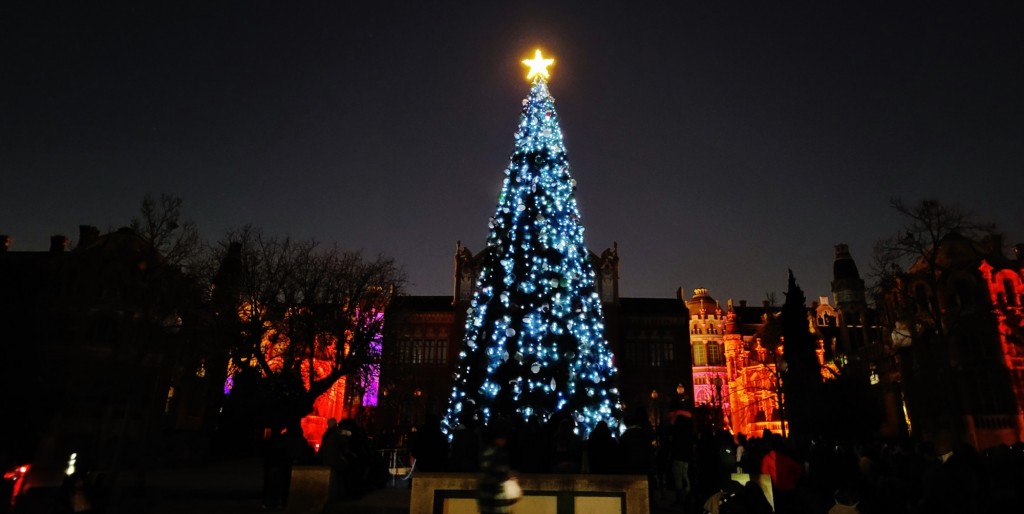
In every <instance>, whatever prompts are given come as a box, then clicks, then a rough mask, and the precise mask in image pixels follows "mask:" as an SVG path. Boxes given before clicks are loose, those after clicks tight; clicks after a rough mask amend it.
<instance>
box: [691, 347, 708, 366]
mask: <svg viewBox="0 0 1024 514" xmlns="http://www.w3.org/2000/svg"><path fill="white" fill-rule="evenodd" d="M693 365H694V366H707V359H705V357H704V343H694V345H693Z"/></svg>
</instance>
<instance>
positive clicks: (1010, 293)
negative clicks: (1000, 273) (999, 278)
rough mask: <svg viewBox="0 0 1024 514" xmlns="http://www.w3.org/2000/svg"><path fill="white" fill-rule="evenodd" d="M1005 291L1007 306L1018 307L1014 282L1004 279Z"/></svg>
mask: <svg viewBox="0 0 1024 514" xmlns="http://www.w3.org/2000/svg"><path fill="white" fill-rule="evenodd" d="M1003 291H1006V304H1007V305H1017V290H1016V289H1014V287H1013V281H1012V280H1010V279H1008V278H1006V279H1003Z"/></svg>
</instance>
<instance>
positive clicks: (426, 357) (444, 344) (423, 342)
mask: <svg viewBox="0 0 1024 514" xmlns="http://www.w3.org/2000/svg"><path fill="white" fill-rule="evenodd" d="M398 361H399V362H402V363H405V364H447V363H448V341H446V340H444V339H406V340H403V341H402V342H401V343H399V346H398Z"/></svg>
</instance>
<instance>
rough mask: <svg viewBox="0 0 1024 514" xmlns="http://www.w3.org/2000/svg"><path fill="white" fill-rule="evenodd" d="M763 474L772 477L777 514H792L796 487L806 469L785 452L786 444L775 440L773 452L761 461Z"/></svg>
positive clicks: (780, 440) (777, 439) (778, 439)
mask: <svg viewBox="0 0 1024 514" xmlns="http://www.w3.org/2000/svg"><path fill="white" fill-rule="evenodd" d="M761 473H763V474H766V475H768V476H770V477H772V495H773V496H774V497H775V511H776V512H782V513H785V512H792V511H793V510H792V509H793V507H794V503H795V502H796V487H797V484H798V483H799V482H800V478H801V477H802V476H803V474H804V467H803V465H802V464H800V463H799V462H798V461H797V460H796V459H794V458H793V457H791V456H790V455H789V454H788V453H787V452H786V451H785V443H784V442H783V441H782V439H781V438H775V439H774V440H773V444H772V450H771V451H769V452H768V453H767V454H765V456H764V458H763V459H761Z"/></svg>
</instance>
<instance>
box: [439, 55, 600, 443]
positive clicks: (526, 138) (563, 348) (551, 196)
mask: <svg viewBox="0 0 1024 514" xmlns="http://www.w3.org/2000/svg"><path fill="white" fill-rule="evenodd" d="M523 63H524V64H526V65H528V66H530V71H529V74H528V75H527V78H528V79H530V80H531V81H532V86H531V88H530V94H529V96H528V97H527V98H526V99H525V100H524V101H523V111H522V116H521V117H520V119H519V128H518V130H517V131H516V134H515V150H514V151H513V153H512V157H511V159H510V162H509V165H508V168H506V170H505V180H504V183H503V184H502V188H501V193H500V194H499V196H498V206H497V209H496V210H495V212H494V216H493V217H491V219H490V221H489V222H488V227H489V228H490V233H489V235H488V237H487V248H486V249H485V252H484V257H483V259H484V260H483V262H482V265H481V271H480V276H479V278H478V280H477V283H476V290H475V293H474V296H473V300H472V302H471V304H470V308H469V311H468V313H467V318H466V335H465V339H464V341H463V347H462V350H461V352H460V354H459V357H460V361H459V365H458V369H457V372H456V374H455V386H454V388H453V391H452V394H451V397H450V399H449V405H448V411H447V413H446V416H445V420H444V424H445V426H446V428H447V429H448V430H449V431H451V430H452V429H454V428H455V427H456V426H457V425H458V423H459V421H460V419H461V418H462V416H464V415H466V414H469V415H473V416H477V417H478V418H481V419H482V420H483V421H484V422H489V421H490V420H492V419H495V418H496V417H506V418H509V419H511V418H513V417H520V418H523V419H527V418H529V417H530V416H531V415H538V416H539V417H540V418H541V419H542V420H548V419H550V418H551V417H552V416H557V415H567V416H571V417H572V418H573V419H574V420H575V421H576V423H577V427H578V428H579V429H580V431H581V432H582V433H583V434H589V433H590V431H591V430H592V429H593V428H594V426H595V425H597V423H598V422H600V421H602V420H603V421H605V422H607V423H608V424H609V425H610V426H612V427H615V426H617V425H618V421H617V419H616V417H617V414H618V411H617V406H618V401H619V398H618V396H619V393H618V390H617V388H616V381H617V371H616V369H615V366H614V363H613V358H612V354H611V351H610V350H609V348H608V343H607V342H606V340H605V338H604V314H603V313H602V310H601V301H600V298H599V297H598V294H597V291H596V287H595V284H594V269H593V265H592V264H591V261H590V257H589V255H590V253H589V252H588V251H587V247H586V246H585V245H584V243H583V225H582V224H581V223H580V214H579V210H578V209H577V207H576V199H575V197H574V194H573V193H574V191H575V189H576V181H574V180H573V179H572V177H571V176H570V174H569V161H568V158H567V157H566V151H565V144H564V142H563V140H562V130H561V128H560V127H559V123H558V114H557V113H556V112H555V103H554V98H552V97H551V95H550V93H549V92H548V85H547V79H548V78H549V76H550V75H549V73H548V70H547V68H548V67H549V66H551V65H552V64H553V63H554V60H553V59H545V58H544V57H543V56H542V55H541V52H540V50H537V52H536V54H535V57H534V58H533V59H526V60H524V61H523Z"/></svg>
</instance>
